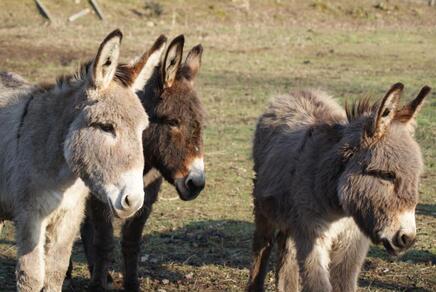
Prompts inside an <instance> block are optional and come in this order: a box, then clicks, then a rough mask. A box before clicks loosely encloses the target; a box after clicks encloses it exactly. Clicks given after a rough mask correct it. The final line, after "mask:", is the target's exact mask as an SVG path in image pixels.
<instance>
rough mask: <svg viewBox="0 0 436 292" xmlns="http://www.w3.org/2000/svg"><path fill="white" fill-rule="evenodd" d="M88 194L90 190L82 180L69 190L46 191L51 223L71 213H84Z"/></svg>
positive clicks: (78, 180)
mask: <svg viewBox="0 0 436 292" xmlns="http://www.w3.org/2000/svg"><path fill="white" fill-rule="evenodd" d="M88 193H89V190H88V188H87V187H86V186H85V184H84V183H83V181H82V180H80V179H77V180H76V181H74V183H73V184H71V185H70V186H68V187H67V188H64V189H59V190H49V191H46V198H47V200H48V202H49V203H48V204H47V205H48V206H49V208H50V209H51V212H50V215H49V221H56V220H57V219H58V218H59V217H63V216H65V214H66V213H69V212H80V213H83V210H84V206H85V200H86V197H87V195H88Z"/></svg>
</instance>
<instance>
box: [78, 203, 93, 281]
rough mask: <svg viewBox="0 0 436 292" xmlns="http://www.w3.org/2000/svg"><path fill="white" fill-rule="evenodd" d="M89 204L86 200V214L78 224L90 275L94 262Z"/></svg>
mask: <svg viewBox="0 0 436 292" xmlns="http://www.w3.org/2000/svg"><path fill="white" fill-rule="evenodd" d="M90 212H92V210H91V206H90V203H89V201H88V203H87V204H86V216H85V219H84V220H83V222H82V225H81V226H80V237H81V239H82V243H83V250H84V252H85V257H86V261H87V263H88V270H89V274H90V275H91V276H92V270H93V268H94V263H95V251H94V224H93V222H92V218H91V214H90Z"/></svg>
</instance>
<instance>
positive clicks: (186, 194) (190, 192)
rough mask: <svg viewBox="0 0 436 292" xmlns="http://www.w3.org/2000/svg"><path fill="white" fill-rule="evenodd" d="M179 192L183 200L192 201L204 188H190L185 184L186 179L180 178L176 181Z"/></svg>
mask: <svg viewBox="0 0 436 292" xmlns="http://www.w3.org/2000/svg"><path fill="white" fill-rule="evenodd" d="M174 185H175V187H176V190H177V193H178V194H179V197H180V199H181V200H182V201H192V200H194V199H195V198H197V196H198V195H199V194H200V192H201V191H202V190H203V189H202V188H201V189H190V188H188V187H187V186H186V184H185V179H183V178H180V179H176V180H175V181H174Z"/></svg>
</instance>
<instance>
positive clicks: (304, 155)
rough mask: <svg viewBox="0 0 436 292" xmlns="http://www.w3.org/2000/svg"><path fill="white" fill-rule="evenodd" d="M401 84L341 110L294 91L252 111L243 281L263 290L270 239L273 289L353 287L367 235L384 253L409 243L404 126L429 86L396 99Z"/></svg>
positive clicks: (415, 150) (417, 156)
mask: <svg viewBox="0 0 436 292" xmlns="http://www.w3.org/2000/svg"><path fill="white" fill-rule="evenodd" d="M402 90H403V85H402V84H400V83H398V84H395V85H393V86H392V87H391V89H390V90H389V91H388V92H387V94H386V95H385V97H384V98H383V99H382V100H381V101H380V102H376V103H375V104H373V105H371V104H370V103H369V102H368V100H360V101H358V102H356V103H354V104H353V105H351V106H346V108H345V110H344V109H343V108H341V107H340V106H339V105H338V104H337V103H336V102H335V101H334V100H333V99H332V98H331V97H329V96H328V95H326V94H325V93H323V92H318V91H296V92H293V93H291V94H290V95H287V96H281V97H278V98H277V99H276V100H274V101H273V102H272V104H271V105H270V106H269V108H268V109H267V110H266V111H265V113H264V114H262V115H261V116H260V118H259V121H258V123H257V128H256V133H255V138H254V146H253V157H254V171H255V173H256V178H255V181H254V190H253V198H254V215H255V225H256V228H255V232H254V238H253V263H252V266H251V270H250V278H249V283H248V287H247V289H248V291H263V288H264V287H263V286H264V279H265V274H266V272H267V264H268V257H269V255H270V252H271V248H272V246H273V244H274V242H277V246H278V263H277V269H276V272H277V273H276V284H277V290H278V291H299V290H302V291H356V289H357V278H358V275H359V272H360V269H361V266H362V263H363V261H364V259H365V257H366V254H367V251H368V247H369V243H370V240H372V242H374V243H376V244H378V243H383V245H384V246H385V249H386V250H387V252H388V253H390V254H392V255H397V254H399V253H401V252H403V251H404V250H406V249H408V248H409V247H410V246H411V245H412V244H413V243H414V241H415V237H416V226H415V207H416V205H417V201H418V183H419V177H420V174H421V171H422V168H423V162H422V157H421V151H420V148H419V146H418V144H417V143H416V141H415V139H414V137H413V132H414V128H415V115H416V113H417V112H418V109H419V108H420V106H421V104H422V102H423V100H424V97H425V96H426V95H427V94H428V93H429V91H430V88H429V87H427V86H426V87H424V88H423V89H422V90H421V92H420V93H419V95H418V96H417V97H416V99H414V100H413V101H411V102H410V103H408V104H406V105H404V106H403V107H400V106H399V97H400V94H401V92H402Z"/></svg>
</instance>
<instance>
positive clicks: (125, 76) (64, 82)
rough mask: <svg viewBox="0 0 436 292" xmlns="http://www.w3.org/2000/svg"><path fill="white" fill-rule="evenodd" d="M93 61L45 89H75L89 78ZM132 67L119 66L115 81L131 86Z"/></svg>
mask: <svg viewBox="0 0 436 292" xmlns="http://www.w3.org/2000/svg"><path fill="white" fill-rule="evenodd" d="M91 66H92V61H88V62H85V63H82V64H81V65H80V67H79V69H78V70H77V71H76V72H75V73H74V74H69V75H62V76H60V77H58V78H57V79H56V84H55V85H52V86H48V85H44V86H43V87H44V88H45V89H51V88H55V87H56V88H60V89H62V88H66V87H74V86H75V85H76V84H78V83H82V82H83V81H85V80H86V78H87V77H88V74H89V71H90V70H91ZM130 75H131V67H130V66H129V65H127V64H119V65H118V67H117V71H116V72H115V76H114V81H116V82H119V83H120V84H121V85H123V86H124V87H128V86H129V85H131V80H130Z"/></svg>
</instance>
